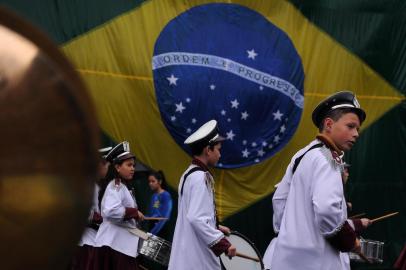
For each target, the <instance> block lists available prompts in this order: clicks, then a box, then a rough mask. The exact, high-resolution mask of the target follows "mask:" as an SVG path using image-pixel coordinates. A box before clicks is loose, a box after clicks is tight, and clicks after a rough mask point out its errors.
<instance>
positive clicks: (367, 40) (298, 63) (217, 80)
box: [1, 0, 406, 269]
mask: <svg viewBox="0 0 406 270" xmlns="http://www.w3.org/2000/svg"><path fill="white" fill-rule="evenodd" d="M1 3H2V4H3V5H6V6H8V7H10V8H11V9H14V10H15V11H17V12H18V13H20V14H21V15H23V16H24V17H25V18H27V19H29V20H30V21H32V22H33V23H34V24H36V25H37V26H39V27H40V28H42V29H43V30H44V31H45V32H47V33H48V34H49V35H50V36H51V37H52V38H53V39H54V40H55V41H56V42H57V43H58V44H59V45H60V48H61V50H62V51H63V52H64V53H65V54H66V56H67V57H68V58H69V59H70V60H71V61H72V62H73V64H74V65H75V67H76V68H77V71H78V72H79V73H80V74H81V76H82V77H83V79H84V81H85V83H86V84H87V86H88V89H89V92H90V95H91V97H92V98H93V101H94V104H95V107H96V110H97V115H98V119H99V123H100V126H101V128H102V130H103V133H104V134H105V135H106V136H108V137H110V138H112V139H113V140H114V141H121V140H128V141H129V142H130V145H131V150H132V151H133V152H134V153H135V154H136V156H137V158H138V159H139V160H140V161H141V162H142V163H144V164H146V165H148V166H149V167H151V168H154V169H161V170H163V171H164V172H165V174H166V176H167V180H168V182H169V185H170V187H171V188H172V189H174V190H176V189H177V185H178V181H179V177H180V175H181V174H182V172H183V171H184V170H185V168H186V167H187V165H188V164H189V162H190V157H189V155H188V154H187V150H186V149H184V146H183V145H182V141H183V140H184V138H185V137H187V136H188V134H189V133H191V132H192V131H193V130H195V129H196V128H197V127H198V126H199V125H200V124H202V123H204V122H205V121H206V120H208V119H211V118H216V119H218V121H219V123H220V128H221V129H222V131H223V133H224V135H225V136H226V137H227V139H228V140H227V141H226V143H225V144H224V149H223V150H224V151H223V153H222V154H223V156H222V159H221V162H220V164H219V165H218V167H217V168H216V169H215V171H214V173H215V179H216V201H217V208H218V214H219V217H220V219H221V220H222V221H223V222H224V223H225V224H226V225H229V226H230V227H232V228H233V229H236V230H238V231H240V232H241V233H243V234H245V235H247V236H248V237H249V238H250V239H251V240H252V241H253V242H254V243H255V244H256V246H257V247H258V248H259V250H260V251H262V252H264V251H265V249H266V247H267V245H268V243H269V242H270V240H271V239H272V237H273V232H272V204H271V199H272V194H273V191H274V185H275V184H276V183H278V182H279V181H280V180H281V178H282V176H283V174H284V173H285V170H286V166H287V164H288V163H289V161H290V159H291V157H292V156H293V154H294V153H295V152H296V151H297V150H298V149H300V148H302V147H303V146H305V145H306V144H307V143H308V142H309V141H311V140H312V139H313V138H314V137H315V135H316V133H317V130H316V129H315V128H314V127H313V125H312V122H311V117H310V115H311V112H312V109H313V108H314V107H315V106H316V105H317V104H318V103H319V102H320V100H322V99H323V98H325V97H326V96H328V95H330V94H331V93H333V92H336V91H338V90H344V89H345V90H351V91H353V92H355V93H356V95H357V98H358V100H359V102H360V103H361V106H362V107H363V108H365V110H366V112H367V120H366V122H365V123H364V125H363V127H362V129H361V135H360V138H359V141H358V143H357V144H356V145H355V147H354V148H353V149H352V150H351V151H350V152H349V153H348V154H347V155H346V157H345V159H346V161H347V162H348V163H350V164H351V168H350V180H349V183H348V184H347V185H348V186H347V198H348V201H350V202H351V203H352V204H353V214H357V213H367V216H368V217H371V218H372V217H376V216H380V215H383V214H386V213H388V212H393V211H399V212H400V215H398V216H397V217H393V218H392V219H388V220H386V221H382V222H380V223H376V224H374V225H373V226H371V227H370V228H369V229H368V230H367V231H366V232H365V234H364V237H365V238H369V239H374V240H379V241H384V242H385V251H384V263H383V264H382V265H381V266H371V267H372V268H371V267H369V269H390V268H391V266H392V265H393V262H394V260H395V259H396V257H397V256H398V254H399V252H400V250H401V248H402V247H403V245H404V244H405V241H406V214H405V213H406V104H405V93H406V4H405V3H404V2H403V1H396V0H388V1H377V0H370V1H361V0H351V1H349V0H340V1H337V0H336V1H334V0H325V1H306V0H301V1H296V0H291V1H282V0H266V1H264V0H245V1H244V0H240V1H233V0H229V1H221V0H220V1H208V0H206V1H204V0H178V1H177V0H149V1H141V0H138V1H137V0H133V1H129V0H115V1H109V0H98V1H94V0H87V1H78V0H42V1H21V0H3V1H1ZM140 203H141V204H142V203H143V202H140ZM145 203H146V202H145ZM366 268H368V267H367V266H362V265H358V266H357V269H366Z"/></svg>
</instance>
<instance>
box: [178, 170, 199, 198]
mask: <svg viewBox="0 0 406 270" xmlns="http://www.w3.org/2000/svg"><path fill="white" fill-rule="evenodd" d="M197 171H202V172H204V170H203V169H202V168H200V167H194V168H192V169H190V171H188V172H187V173H186V174H185V176H184V177H183V182H182V186H181V188H180V196H182V195H183V187H184V185H185V182H186V179H187V177H188V176H189V175H191V174H192V173H194V172H197Z"/></svg>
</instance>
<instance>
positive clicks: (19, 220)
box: [0, 8, 99, 270]
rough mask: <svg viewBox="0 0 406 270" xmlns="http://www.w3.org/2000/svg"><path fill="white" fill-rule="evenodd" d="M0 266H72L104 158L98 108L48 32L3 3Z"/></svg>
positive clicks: (0, 31)
mask: <svg viewBox="0 0 406 270" xmlns="http://www.w3.org/2000/svg"><path fill="white" fill-rule="evenodd" d="M0 40H1V42H0V127H1V132H0V149H1V151H0V239H1V247H0V254H1V255H0V258H1V263H0V268H1V269H53V270H55V269H66V263H68V262H69V260H70V257H71V254H72V251H73V249H74V247H75V246H76V243H77V241H78V240H79V238H80V234H81V232H82V230H83V228H84V226H85V223H86V218H87V216H88V211H89V207H90V200H91V195H92V190H93V189H92V188H93V182H94V181H93V180H94V179H95V178H96V166H97V162H98V154H97V148H98V135H99V133H98V129H97V123H96V118H95V114H94V111H93V106H92V104H91V102H90V99H89V97H88V96H87V92H86V90H85V88H84V85H83V84H82V82H81V80H80V79H79V77H78V75H77V74H76V72H75V71H74V69H73V68H72V66H71V65H70V64H69V63H68V61H67V60H66V59H65V57H64V56H63V55H62V53H61V52H60V51H59V49H58V47H57V46H56V45H54V44H53V43H52V42H51V41H50V40H49V39H48V38H47V37H46V36H45V35H44V34H42V33H41V32H40V31H38V30H37V29H35V28H34V27H33V26H31V25H30V24H28V23H27V22H25V21H23V20H22V19H20V18H19V17H17V16H16V15H14V14H12V13H10V12H9V11H7V10H5V9H2V8H0Z"/></svg>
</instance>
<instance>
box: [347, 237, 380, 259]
mask: <svg viewBox="0 0 406 270" xmlns="http://www.w3.org/2000/svg"><path fill="white" fill-rule="evenodd" d="M360 243H361V252H362V253H363V254H364V255H365V256H366V257H367V258H368V259H369V260H370V261H372V262H374V263H382V262H383V245H384V243H383V242H379V241H374V240H369V239H360ZM350 260H351V261H355V262H365V261H364V260H363V259H362V258H361V257H360V256H358V255H357V254H356V253H352V252H350Z"/></svg>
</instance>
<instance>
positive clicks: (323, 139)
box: [316, 133, 343, 156]
mask: <svg viewBox="0 0 406 270" xmlns="http://www.w3.org/2000/svg"><path fill="white" fill-rule="evenodd" d="M316 138H317V139H318V140H320V141H321V142H323V143H324V144H325V145H326V146H327V147H328V148H330V149H331V150H333V151H335V152H337V154H338V155H339V156H341V155H342V154H343V151H341V150H340V149H339V148H338V147H337V145H336V144H335V143H334V142H333V141H332V140H331V139H330V138H329V137H328V136H326V135H324V134H321V133H319V134H317V136H316Z"/></svg>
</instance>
